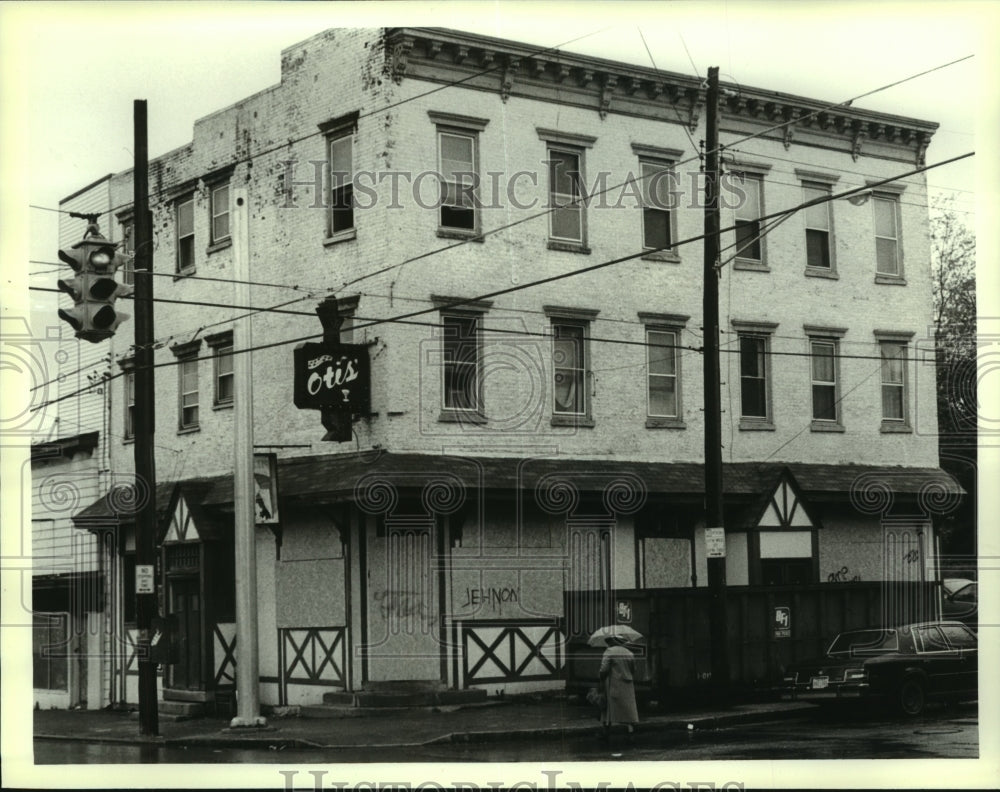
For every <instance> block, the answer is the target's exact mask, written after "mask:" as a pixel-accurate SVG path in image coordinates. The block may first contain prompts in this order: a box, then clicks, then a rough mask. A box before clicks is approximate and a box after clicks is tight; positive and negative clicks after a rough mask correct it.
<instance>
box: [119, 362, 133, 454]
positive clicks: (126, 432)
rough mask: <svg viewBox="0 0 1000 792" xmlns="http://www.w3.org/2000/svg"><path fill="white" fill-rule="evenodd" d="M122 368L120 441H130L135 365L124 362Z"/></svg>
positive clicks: (131, 437)
mask: <svg viewBox="0 0 1000 792" xmlns="http://www.w3.org/2000/svg"><path fill="white" fill-rule="evenodd" d="M120 365H121V368H122V403H123V406H124V411H123V413H124V414H123V416H122V417H123V418H124V424H123V426H122V439H123V440H132V439H133V438H134V437H135V363H134V361H133V360H131V359H130V360H124V361H122V362H121V363H120Z"/></svg>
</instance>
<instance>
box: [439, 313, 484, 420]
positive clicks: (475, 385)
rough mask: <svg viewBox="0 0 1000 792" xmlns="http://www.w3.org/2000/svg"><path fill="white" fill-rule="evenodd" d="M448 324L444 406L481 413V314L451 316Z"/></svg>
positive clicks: (444, 321) (445, 322) (446, 320)
mask: <svg viewBox="0 0 1000 792" xmlns="http://www.w3.org/2000/svg"><path fill="white" fill-rule="evenodd" d="M441 323H442V325H443V326H444V366H443V376H444V380H443V387H442V396H443V399H442V405H441V406H442V408H443V409H445V410H465V411H473V412H481V406H482V405H481V403H480V384H481V383H480V376H479V357H480V335H479V317H478V316H475V315H472V316H468V315H459V314H454V315H448V314H445V315H443V316H442V317H441Z"/></svg>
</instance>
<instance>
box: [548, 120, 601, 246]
mask: <svg viewBox="0 0 1000 792" xmlns="http://www.w3.org/2000/svg"><path fill="white" fill-rule="evenodd" d="M537 131H538V135H539V137H540V138H541V139H542V140H544V141H545V142H546V163H547V164H548V168H549V185H548V190H549V202H548V209H549V247H550V248H555V249H558V250H570V251H577V252H588V251H587V248H586V245H587V217H586V207H585V205H584V204H585V198H586V195H585V192H584V185H585V182H584V162H583V155H584V149H585V148H587V147H589V146H592V145H593V144H594V141H595V140H596V138H592V137H588V136H584V135H573V134H569V133H565V132H559V131H556V130H544V129H539V130H537Z"/></svg>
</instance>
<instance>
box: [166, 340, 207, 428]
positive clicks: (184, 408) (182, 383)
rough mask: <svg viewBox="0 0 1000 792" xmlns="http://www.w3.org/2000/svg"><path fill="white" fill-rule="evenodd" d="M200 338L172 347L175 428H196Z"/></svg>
mask: <svg viewBox="0 0 1000 792" xmlns="http://www.w3.org/2000/svg"><path fill="white" fill-rule="evenodd" d="M200 346H201V339H198V340H196V341H192V342H190V343H187V344H177V345H176V346H174V347H172V351H173V353H174V355H176V356H177V361H178V362H177V367H176V368H177V402H178V409H177V413H178V415H177V428H178V429H179V430H181V431H184V430H190V429H197V428H198V400H199V399H198V362H199V361H198V349H199V347H200Z"/></svg>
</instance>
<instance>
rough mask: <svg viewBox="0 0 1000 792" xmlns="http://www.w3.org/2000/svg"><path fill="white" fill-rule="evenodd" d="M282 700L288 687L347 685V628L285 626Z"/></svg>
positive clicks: (282, 630)
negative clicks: (345, 669)
mask: <svg viewBox="0 0 1000 792" xmlns="http://www.w3.org/2000/svg"><path fill="white" fill-rule="evenodd" d="M279 632H280V634H281V698H282V701H285V700H287V691H288V685H290V684H291V685H324V686H327V687H342V686H343V685H344V645H345V633H346V628H345V627H283V628H281V629H280V630H279Z"/></svg>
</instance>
